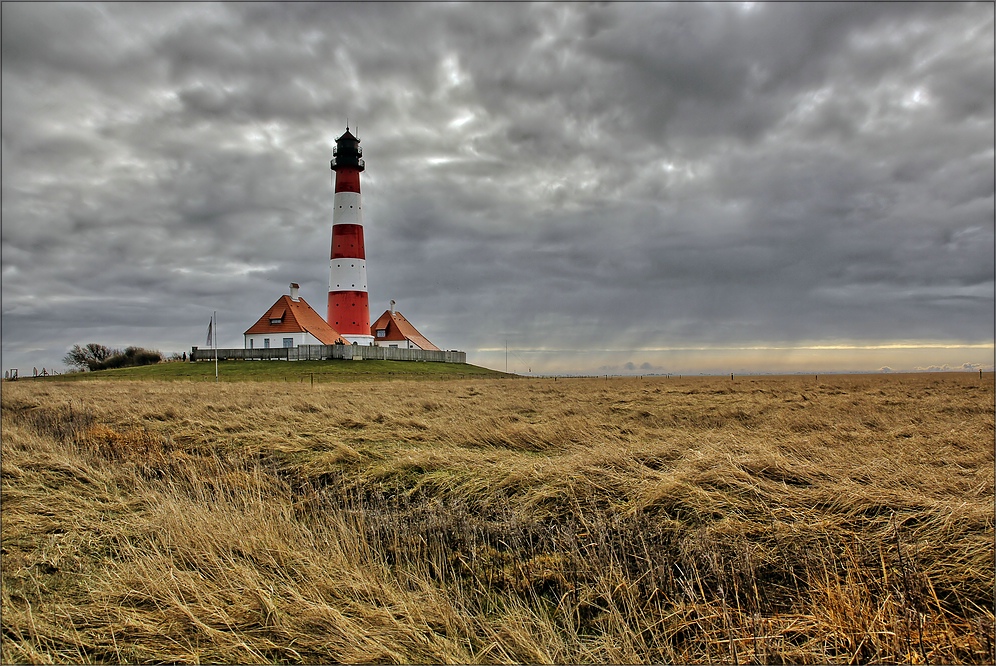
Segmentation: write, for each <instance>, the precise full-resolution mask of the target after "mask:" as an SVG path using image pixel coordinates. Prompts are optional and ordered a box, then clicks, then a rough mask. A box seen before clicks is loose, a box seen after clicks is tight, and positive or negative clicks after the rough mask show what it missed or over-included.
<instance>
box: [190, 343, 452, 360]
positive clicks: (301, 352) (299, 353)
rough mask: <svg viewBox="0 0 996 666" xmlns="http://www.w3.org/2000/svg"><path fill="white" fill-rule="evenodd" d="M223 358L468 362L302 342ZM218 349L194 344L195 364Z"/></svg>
mask: <svg viewBox="0 0 996 666" xmlns="http://www.w3.org/2000/svg"><path fill="white" fill-rule="evenodd" d="M217 352H218V360H219V361H232V360H238V361H325V360H332V359H341V360H358V359H370V360H377V361H425V362H428V363H466V362H467V352H462V351H428V350H423V349H401V348H400V347H374V346H361V345H300V346H298V347H271V348H269V349H218V350H217ZM214 358H215V350H214V349H200V348H198V347H192V348H191V350H190V361H191V363H193V362H196V361H213V360H214Z"/></svg>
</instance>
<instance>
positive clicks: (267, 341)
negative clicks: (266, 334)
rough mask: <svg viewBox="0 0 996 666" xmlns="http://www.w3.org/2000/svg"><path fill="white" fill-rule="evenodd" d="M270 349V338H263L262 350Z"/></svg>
mask: <svg viewBox="0 0 996 666" xmlns="http://www.w3.org/2000/svg"><path fill="white" fill-rule="evenodd" d="M269 348H270V338H263V349H269Z"/></svg>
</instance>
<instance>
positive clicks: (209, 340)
mask: <svg viewBox="0 0 996 666" xmlns="http://www.w3.org/2000/svg"><path fill="white" fill-rule="evenodd" d="M213 325H214V317H212V318H211V321H210V322H208V341H207V346H208V347H210V346H211V326H213Z"/></svg>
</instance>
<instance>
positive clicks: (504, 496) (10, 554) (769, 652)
mask: <svg viewBox="0 0 996 666" xmlns="http://www.w3.org/2000/svg"><path fill="white" fill-rule="evenodd" d="M993 416H994V397H993V377H992V375H991V374H990V375H986V377H985V378H984V379H980V377H979V376H978V375H971V374H936V375H891V376H889V375H886V376H882V375H879V376H829V377H821V378H820V379H819V381H817V380H815V378H813V377H764V378H752V377H747V378H738V379H736V380H733V381H731V380H729V379H728V378H686V379H675V378H667V379H665V378H653V379H609V380H605V379H575V380H564V379H560V380H552V379H546V380H526V379H519V380H454V381H445V382H404V383H398V382H393V383H391V382H367V383H356V384H349V385H335V384H322V385H316V386H314V387H311V386H307V385H294V384H281V383H272V384H259V383H252V384H234V383H233V384H221V385H212V384H200V383H197V384H195V383H190V384H184V383H168V384H167V383H154V382H147V383H140V382H121V383H114V382H107V383H99V384H98V383H72V384H71V383H32V382H26V381H25V382H18V383H7V384H4V386H3V459H2V482H3V485H2V503H3V506H2V508H3V514H2V517H3V521H2V535H0V536H2V576H3V578H2V593H0V597H2V598H0V602H2V618H3V638H2V644H0V646H2V654H0V661H3V662H4V663H8V662H38V663H60V662H122V661H130V662H150V661H155V662H163V661H166V662H203V661H209V662H229V663H260V662H274V661H276V662H295V663H297V662H312V663H313V662H333V661H340V662H400V663H412V662H419V663H472V662H559V663H585V662H616V663H621V662H683V663H685V662H687V663H691V662H700V663H703V662H708V663H716V662H729V663H782V662H797V663H853V662H870V661H876V662H902V663H922V662H945V663H955V662H958V663H992V662H993V661H994V658H996V655H994V638H993V634H994V616H993V603H994V599H993V591H994V546H993V529H994V515H993V513H994V509H993V464H994V461H993V451H994V447H993V436H994V435H993Z"/></svg>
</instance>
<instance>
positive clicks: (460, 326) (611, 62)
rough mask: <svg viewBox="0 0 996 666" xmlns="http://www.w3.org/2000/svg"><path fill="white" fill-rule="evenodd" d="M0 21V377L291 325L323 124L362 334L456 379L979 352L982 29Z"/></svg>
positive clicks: (664, 20)
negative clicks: (388, 329)
mask: <svg viewBox="0 0 996 666" xmlns="http://www.w3.org/2000/svg"><path fill="white" fill-rule="evenodd" d="M2 12H3V22H2V28H3V40H2V56H3V58H2V68H3V80H2V84H3V118H2V138H3V143H2V160H3V183H2V194H3V228H2V261H3V321H2V325H3V349H4V365H5V367H12V366H16V365H18V364H30V365H43V364H46V363H47V364H49V365H52V364H55V363H56V362H57V361H58V359H59V358H61V356H62V354H63V353H64V352H65V349H67V348H68V347H69V346H71V345H72V344H74V343H77V342H87V341H90V340H91V339H93V340H98V341H101V342H105V343H108V344H112V345H125V344H135V343H138V344H147V345H149V346H159V347H162V348H164V349H168V350H173V349H177V350H180V349H183V348H185V347H188V346H190V345H191V344H198V343H199V342H202V341H201V340H200V338H201V337H202V336H203V331H202V330H201V329H202V328H204V325H205V323H206V320H207V318H208V316H209V315H210V312H211V311H212V310H216V309H217V310H219V311H220V312H221V321H222V323H223V324H224V325H223V326H222V336H223V337H222V341H223V344H230V345H235V346H238V345H240V344H241V332H242V330H244V329H245V328H247V327H248V326H249V325H250V324H251V323H252V322H253V321H255V319H256V318H257V317H258V316H259V313H260V312H261V311H262V310H263V309H265V308H266V307H267V306H268V305H269V304H270V303H272V302H273V301H274V300H275V299H276V298H277V296H279V295H280V294H281V293H284V291H285V290H286V285H287V283H289V282H291V281H295V282H299V283H300V284H301V286H302V294H303V295H304V296H305V298H306V299H308V300H309V301H310V302H311V303H312V304H313V305H314V306H315V307H316V308H317V309H318V310H319V311H322V310H323V307H324V306H323V304H324V299H325V296H324V294H325V290H326V284H325V282H326V280H327V270H328V269H327V260H328V257H327V255H328V245H329V233H330V232H329V224H330V221H331V219H330V218H331V199H332V188H331V173H330V171H329V169H328V160H329V158H330V152H331V145H332V141H333V139H334V138H335V136H337V135H338V134H339V133H340V132H341V131H342V127H343V125H344V123H345V121H346V118H347V116H348V118H349V120H350V124H351V126H352V127H353V128H354V129H358V132H359V135H360V137H361V138H362V139H363V146H364V152H365V155H364V156H365V158H366V161H367V167H368V168H367V171H366V173H365V174H364V177H363V191H364V214H365V223H366V234H367V259H368V267H369V278H370V287H371V310H372V315H374V316H376V314H378V313H379V312H380V310H381V308H386V307H387V304H388V301H389V300H390V299H396V300H397V301H398V304H399V307H400V308H401V309H402V311H404V312H405V314H406V316H408V317H409V319H411V320H413V321H414V322H416V324H417V325H418V326H419V328H420V329H421V330H422V331H423V332H424V333H425V334H426V335H427V336H428V337H429V338H430V339H432V340H434V341H436V342H438V343H439V344H440V345H441V346H444V347H449V348H453V347H460V348H466V349H468V350H471V352H472V354H471V357H472V360H473V359H474V354H473V350H475V349H478V348H484V347H493V348H497V347H499V346H501V345H502V344H503V342H504V341H505V340H507V339H508V337H509V336H512V337H513V339H514V341H515V344H517V345H518V346H519V347H520V348H523V349H524V348H548V349H568V348H570V349H574V348H577V349H588V348H596V347H597V348H602V349H613V348H628V347H634V348H635V347H685V346H694V345H703V344H715V345H728V346H736V345H740V344H748V343H749V344H773V345H778V344H792V343H793V342H794V341H814V340H816V341H820V340H848V341H857V342H858V343H861V342H866V343H869V344H874V343H877V342H879V341H882V340H886V341H888V340H895V339H916V340H926V341H930V340H941V341H952V340H953V341H962V342H979V341H982V342H986V341H991V340H992V319H993V280H994V275H993V273H994V271H993V262H992V254H993V249H994V248H993V181H994V169H993V150H992V146H993V142H994V136H993V96H994V88H993V67H994V66H993V62H994V53H993V36H992V35H993V8H992V6H991V5H968V4H950V3H917V4H907V3H798V4H782V3H779V4H771V5H765V4H755V5H733V4H723V3H708V4H692V3H665V4H650V3H646V4H644V3H636V4H632V3H625V4H615V3H607V4H589V3H584V4H565V3H551V4H539V5H522V4H474V5H472V6H467V5H460V4H449V3H440V4H406V3H389V4H364V3H357V4H343V3H287V4H276V3H274V4H264V3H247V4H235V3H219V4H160V3H154V4H150V3H134V4H132V3H127V4H107V5H100V4H78V5H77V4H47V3H37V4H28V3H25V4H20V3H17V4H12V3H5V4H4V5H3V6H2ZM357 126H358V128H357ZM99 336H103V337H99ZM36 358H37V359H39V360H34V359H36ZM884 360H888V359H883V361H884ZM571 362H574V363H583V361H580V360H575V361H569V360H568V361H564V363H567V364H568V365H569V364H570V363H571ZM626 363H630V364H631V365H632V368H629V369H630V370H633V371H637V370H639V369H641V368H643V369H646V368H651V369H655V370H656V369H660V368H663V367H664V366H663V365H661V363H659V362H657V361H652V362H651V361H647V360H642V359H635V358H634V359H623V360H621V361H617V360H613V364H614V365H613V367H620V368H627V367H628V366H626ZM881 365H882V363H881V362H879V363H878V364H876V365H875V366H874V367H880V366H881ZM890 365H896V363H895V362H892V361H890ZM564 369H567V368H566V367H565V368H564Z"/></svg>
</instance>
